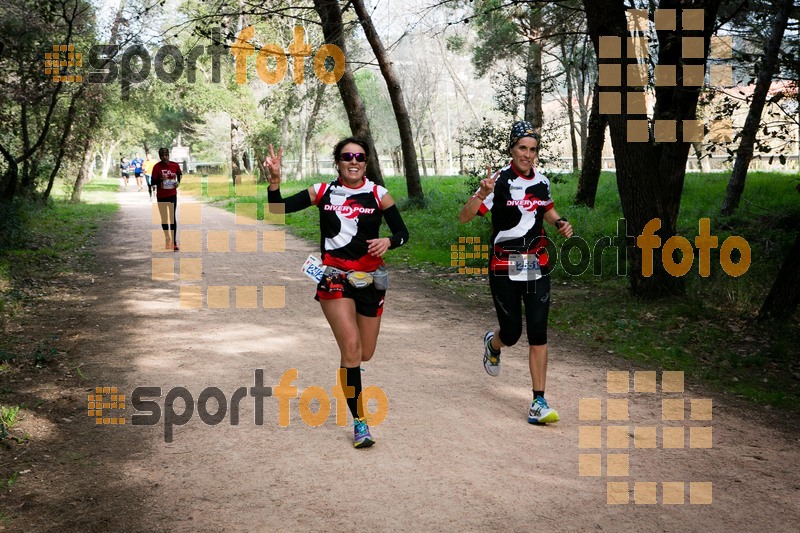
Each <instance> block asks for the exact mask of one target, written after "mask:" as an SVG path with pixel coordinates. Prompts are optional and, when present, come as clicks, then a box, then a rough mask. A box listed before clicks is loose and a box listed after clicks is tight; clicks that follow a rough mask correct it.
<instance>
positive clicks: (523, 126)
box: [508, 120, 541, 151]
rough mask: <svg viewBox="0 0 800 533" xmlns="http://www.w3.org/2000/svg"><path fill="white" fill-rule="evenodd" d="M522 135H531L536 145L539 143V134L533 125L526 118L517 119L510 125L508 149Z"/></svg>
mask: <svg viewBox="0 0 800 533" xmlns="http://www.w3.org/2000/svg"><path fill="white" fill-rule="evenodd" d="M523 137H533V138H534V139H536V145H537V146H538V145H539V142H540V140H541V136H540V135H539V132H537V131H536V130H534V129H533V125H531V123H530V122H528V121H526V120H519V121H517V122H515V123H514V125H513V126H511V137H510V139H509V142H508V149H509V151H510V150H511V148H513V147H514V145H515V144H517V143H518V142H519V140H520V139H522V138H523Z"/></svg>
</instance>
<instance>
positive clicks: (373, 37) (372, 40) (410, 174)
mask: <svg viewBox="0 0 800 533" xmlns="http://www.w3.org/2000/svg"><path fill="white" fill-rule="evenodd" d="M352 4H353V7H354V8H355V11H356V15H358V20H359V21H361V27H362V28H363V29H364V34H365V35H366V36H367V41H369V44H370V46H371V47H372V52H373V53H374V54H375V58H376V59H377V60H378V65H380V68H381V74H383V79H384V80H385V81H386V87H387V89H388V90H389V99H390V100H391V101H392V110H394V116H395V120H396V121H397V129H398V130H399V132H400V146H401V148H402V150H403V163H404V165H403V166H404V167H405V171H406V174H405V177H406V189H407V191H408V197H409V198H413V199H415V200H417V201H422V200H423V199H424V193H423V191H422V183H421V182H420V179H419V167H418V166H417V153H416V150H415V149H414V134H413V133H412V130H411V121H410V120H409V118H408V109H407V108H406V103H405V98H404V97H403V87H402V85H400V80H399V79H398V78H397V75H396V74H395V72H394V67H393V66H392V62H391V60H390V59H389V55H388V54H387V53H386V48H385V47H384V46H383V42H382V41H381V39H380V36H378V32H377V31H375V26H374V25H373V24H372V18H371V17H370V16H369V13H368V12H367V9H366V7H365V6H364V2H363V0H352ZM434 149H435V147H434Z"/></svg>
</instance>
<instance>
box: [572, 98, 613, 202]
mask: <svg viewBox="0 0 800 533" xmlns="http://www.w3.org/2000/svg"><path fill="white" fill-rule="evenodd" d="M599 94H600V93H599V87H598V85H597V84H595V86H594V93H593V96H592V111H591V113H590V114H589V132H588V134H587V139H586V143H585V144H584V145H583V165H582V166H581V175H580V177H579V178H578V192H577V193H576V194H575V203H576V204H581V205H585V206H587V207H594V201H595V197H596V196H597V183H598V182H599V181H600V172H601V171H602V170H603V146H604V145H605V142H606V123H607V119H606V115H601V114H600V97H599Z"/></svg>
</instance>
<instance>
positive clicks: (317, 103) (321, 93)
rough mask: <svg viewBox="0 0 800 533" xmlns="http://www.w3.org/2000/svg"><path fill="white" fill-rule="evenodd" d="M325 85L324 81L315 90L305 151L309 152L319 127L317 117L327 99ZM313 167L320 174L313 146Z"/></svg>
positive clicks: (305, 137)
mask: <svg viewBox="0 0 800 533" xmlns="http://www.w3.org/2000/svg"><path fill="white" fill-rule="evenodd" d="M325 87H326V85H325V84H324V83H320V84H319V85H318V86H317V88H316V89H315V91H314V107H312V108H311V114H310V115H309V116H308V125H307V127H306V134H305V135H304V138H303V140H304V142H305V147H304V153H308V147H309V146H311V140H312V139H313V137H314V130H316V128H317V119H318V117H319V111H320V109H322V101H323V100H324V99H325ZM303 160H304V161H305V155H304V156H303ZM311 167H312V169H313V171H314V173H315V174H319V163H318V162H317V161H316V150H314V149H313V148H312V150H311ZM305 174H306V171H305V165H304V168H303V177H305Z"/></svg>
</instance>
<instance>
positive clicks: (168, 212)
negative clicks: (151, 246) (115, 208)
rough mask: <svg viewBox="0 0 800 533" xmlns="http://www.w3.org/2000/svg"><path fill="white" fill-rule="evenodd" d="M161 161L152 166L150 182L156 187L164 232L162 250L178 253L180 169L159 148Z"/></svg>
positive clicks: (164, 150) (162, 149)
mask: <svg viewBox="0 0 800 533" xmlns="http://www.w3.org/2000/svg"><path fill="white" fill-rule="evenodd" d="M158 157H159V159H161V160H160V161H159V162H158V163H156V164H155V165H154V166H153V174H152V176H151V177H150V181H151V182H152V184H153V186H155V187H156V200H157V201H158V211H159V213H161V229H162V230H164V249H165V250H174V251H176V252H177V251H178V219H177V216H176V215H177V212H178V186H179V185H180V184H181V175H182V172H181V167H180V165H179V164H178V163H175V162H174V161H170V160H169V149H168V148H159V150H158Z"/></svg>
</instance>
